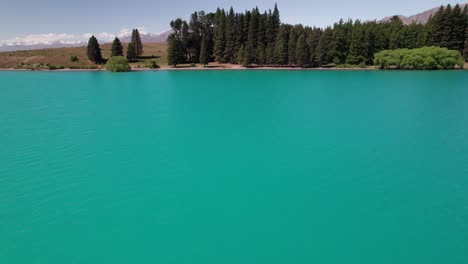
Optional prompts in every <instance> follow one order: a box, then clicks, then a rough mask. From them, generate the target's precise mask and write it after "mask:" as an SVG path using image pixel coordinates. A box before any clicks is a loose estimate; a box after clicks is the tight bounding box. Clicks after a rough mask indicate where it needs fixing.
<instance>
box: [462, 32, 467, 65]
mask: <svg viewBox="0 0 468 264" xmlns="http://www.w3.org/2000/svg"><path fill="white" fill-rule="evenodd" d="M463 55H464V57H465V61H468V27H466V30H465V49H464V50H463Z"/></svg>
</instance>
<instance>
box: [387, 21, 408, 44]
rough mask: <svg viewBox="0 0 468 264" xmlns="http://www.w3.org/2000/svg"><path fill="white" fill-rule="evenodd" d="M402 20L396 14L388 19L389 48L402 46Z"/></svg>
mask: <svg viewBox="0 0 468 264" xmlns="http://www.w3.org/2000/svg"><path fill="white" fill-rule="evenodd" d="M403 28H404V25H403V21H401V19H400V18H399V17H398V16H394V17H392V18H391V20H390V32H389V37H390V43H389V48H390V49H400V48H403V47H404V43H403V42H404V38H403V37H404V36H403Z"/></svg>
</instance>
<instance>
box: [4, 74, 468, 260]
mask: <svg viewBox="0 0 468 264" xmlns="http://www.w3.org/2000/svg"><path fill="white" fill-rule="evenodd" d="M0 263H5V264H7V263H8V264H13V263H28V264H29V263H46V264H58V263H60V264H63V263H67V264H70V263H175V264H179V263H194V264H230V263H232V264H234V263H235V264H238V263H242V264H246V263H248V264H249V263H252V264H253V263H255V264H259V263H260V264H262V263H265V264H280V263H281V264H284V263H304V264H305V263H307V264H310V263H340V264H341V263H348V264H349V263H351V264H355V263H356V264H357V263H359V264H367V263H368V264H375V263H381V264H382V263H383V264H387V263H388V264H395V263H399V264H406V263H408V264H410V263H411V264H414V263H424V264H432V263H434V264H440V263H450V264H454V263H460V264H465V263H468V72H466V71H465V72H462V71H450V72H448V71H440V72H398V71H389V72H378V71H362V72H361V71H352V72H350V71H203V72H199V71H184V72H168V71H164V72H136V73H126V74H112V73H105V72H101V73H100V72H69V73H63V72H62V73H59V72H1V73H0Z"/></svg>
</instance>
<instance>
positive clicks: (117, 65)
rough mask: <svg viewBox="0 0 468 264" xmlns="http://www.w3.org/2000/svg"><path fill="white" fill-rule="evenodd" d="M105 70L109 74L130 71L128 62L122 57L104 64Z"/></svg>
mask: <svg viewBox="0 0 468 264" xmlns="http://www.w3.org/2000/svg"><path fill="white" fill-rule="evenodd" d="M106 69H107V70H108V71H111V72H128V71H131V67H130V64H129V63H128V60H127V59H126V58H124V57H122V56H114V57H112V58H110V59H109V60H108V61H107V63H106Z"/></svg>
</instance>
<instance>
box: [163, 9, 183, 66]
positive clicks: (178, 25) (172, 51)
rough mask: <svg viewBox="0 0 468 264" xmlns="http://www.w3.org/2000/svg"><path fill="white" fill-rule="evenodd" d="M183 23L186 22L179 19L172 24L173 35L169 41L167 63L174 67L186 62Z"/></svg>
mask: <svg viewBox="0 0 468 264" xmlns="http://www.w3.org/2000/svg"><path fill="white" fill-rule="evenodd" d="M183 23H184V21H183V20H182V19H180V18H178V19H176V20H173V21H171V24H170V25H171V28H172V31H173V33H171V35H169V37H168V39H167V42H168V47H167V63H168V64H169V65H172V66H174V67H177V65H178V64H181V63H183V62H184V48H183V45H182V40H181V38H182V26H183Z"/></svg>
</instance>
